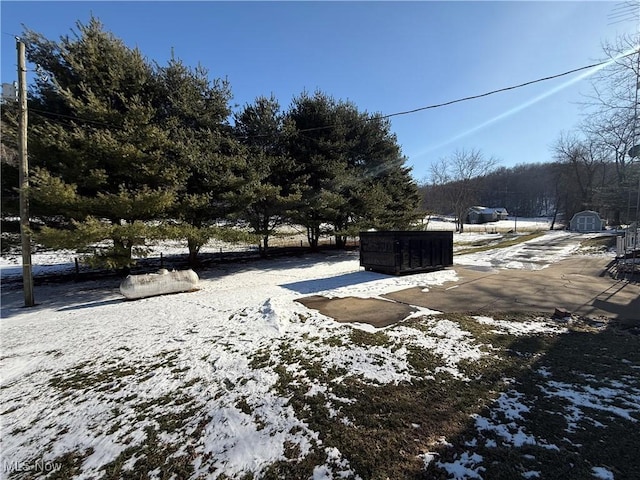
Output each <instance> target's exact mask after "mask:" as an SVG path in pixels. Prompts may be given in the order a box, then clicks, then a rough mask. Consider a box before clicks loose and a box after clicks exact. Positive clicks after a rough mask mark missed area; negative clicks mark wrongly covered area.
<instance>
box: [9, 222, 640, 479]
mask: <svg viewBox="0 0 640 480" xmlns="http://www.w3.org/2000/svg"><path fill="white" fill-rule="evenodd" d="M542 239H544V241H546V242H547V243H548V242H552V243H554V242H555V243H557V245H558V248H552V249H545V250H546V252H547V253H546V254H545V253H543V252H544V251H545V250H542V249H541V250H540V251H538V250H536V249H535V246H536V242H539V241H542V240H536V241H533V242H530V243H529V244H523V245H517V246H515V247H510V248H505V249H501V250H500V251H499V252H498V251H496V252H495V253H493V252H483V253H482V254H471V255H466V256H461V257H459V258H457V259H456V263H459V264H464V265H470V264H476V265H479V266H491V267H492V268H497V267H498V266H499V265H502V266H505V267H507V268H544V266H545V265H548V264H549V263H551V262H555V261H558V260H559V259H562V258H564V257H566V256H568V255H570V254H572V253H573V252H575V250H576V249H577V248H578V246H577V245H578V243H577V239H576V237H575V235H573V234H570V233H567V232H550V233H548V234H547V235H545V236H543V237H542ZM527 249H529V250H527ZM532 249H533V250H532ZM531 251H534V252H535V253H533V254H531ZM523 252H525V253H523ZM65 255H68V253H67V254H65ZM525 257H526V259H525ZM37 258H38V257H36V261H38V260H37ZM60 258H61V257H58V260H55V258H54V257H50V258H49V259H48V260H47V261H49V262H51V263H52V264H53V265H56V263H54V262H55V261H59V260H60ZM64 258H66V257H64ZM65 262H67V261H66V260H65ZM67 263H68V262H67ZM4 264H5V266H6V265H10V261H8V259H5V260H4ZM8 268H12V267H8ZM13 268H15V267H13ZM4 270H5V269H3V271H4ZM3 275H5V273H3ZM6 275H11V274H10V273H9V272H8V271H7V272H6ZM5 278H6V277H5ZM456 280H457V277H456V274H455V271H454V270H452V269H449V270H443V271H439V272H432V273H423V274H417V275H410V276H404V277H390V276H386V275H381V274H377V273H373V272H365V271H363V270H362V269H361V268H360V267H359V262H358V254H357V252H352V253H325V254H309V255H306V256H303V257H299V258H287V259H278V260H260V261H253V262H248V263H238V264H227V265H221V266H218V267H215V268H212V269H210V270H207V271H205V272H204V273H203V275H202V278H201V281H200V288H201V289H200V290H199V291H197V292H192V293H184V294H176V295H171V296H162V297H153V298H146V299H142V300H138V301H124V299H123V297H122V296H121V295H120V293H119V292H118V284H117V282H116V283H114V280H113V279H109V280H102V281H91V282H82V283H77V284H76V283H64V284H51V285H44V286H39V287H37V288H36V291H35V296H36V302H37V303H38V305H37V306H36V307H34V308H30V309H25V308H23V307H22V302H23V298H22V292H21V291H20V290H18V289H16V288H15V287H14V288H3V291H2V320H1V323H0V327H1V329H0V333H1V342H2V354H1V358H0V372H1V389H0V404H1V405H2V412H1V416H0V421H1V422H2V423H1V428H2V439H1V440H0V452H1V453H0V455H1V457H0V462H1V463H0V465H2V468H0V478H22V477H21V476H20V475H24V476H25V477H24V478H44V477H45V474H46V473H48V472H49V471H53V470H56V469H59V468H62V467H61V464H60V463H59V462H60V459H61V458H66V457H65V455H67V457H68V456H69V455H72V456H73V455H76V456H78V458H79V460H78V467H77V470H76V473H75V477H74V478H82V479H94V478H101V477H104V476H105V475H106V473H105V470H104V467H105V466H106V465H111V466H113V465H120V467H119V468H122V470H123V471H127V470H133V469H135V468H140V467H139V464H138V466H136V464H137V462H139V461H141V460H143V458H142V457H143V456H144V454H140V453H136V454H135V455H132V454H131V453H130V452H131V451H132V449H134V448H135V447H136V446H140V445H144V444H154V445H155V444H157V445H162V447H161V450H162V452H163V453H166V455H167V456H171V457H173V458H184V461H185V462H187V463H189V464H190V465H191V466H192V468H193V471H194V472H195V473H193V475H191V477H190V478H199V477H198V476H202V478H204V477H206V478H214V479H215V478H218V476H221V475H226V477H224V478H242V477H243V476H244V475H246V474H248V473H251V474H253V475H255V476H256V478H259V476H260V474H261V473H262V472H264V470H265V468H267V467H268V466H269V465H270V464H272V463H273V462H275V461H278V460H284V459H286V458H288V457H287V455H288V452H290V451H291V450H292V449H293V450H295V451H296V452H297V454H298V455H299V456H305V455H307V454H308V453H309V452H311V451H312V450H318V449H319V450H321V451H322V450H323V451H324V460H323V461H322V462H320V463H318V464H317V465H316V467H315V469H314V475H313V478H314V479H317V480H320V479H330V478H350V477H351V478H360V477H359V476H358V475H357V474H356V473H355V471H354V469H353V467H352V466H351V465H350V462H349V458H345V457H344V456H343V455H342V453H341V452H340V450H339V449H338V448H336V447H335V446H331V445H328V446H325V445H324V444H323V442H322V440H321V438H320V437H321V436H320V433H319V432H318V431H314V430H313V429H312V428H310V426H309V425H308V424H307V423H306V422H305V421H303V420H301V419H300V418H299V417H298V415H297V414H296V411H295V410H294V409H293V407H292V406H291V404H290V403H289V399H288V398H287V397H285V396H281V395H280V394H279V393H278V389H277V388H275V387H276V385H277V383H278V380H279V378H280V375H281V372H280V370H278V369H281V368H284V369H285V370H286V373H287V374H288V375H289V376H290V377H291V378H293V379H294V381H295V382H297V385H298V386H299V387H301V388H304V389H306V390H307V393H306V395H307V396H309V397H314V396H316V395H318V394H319V393H322V394H323V395H324V396H325V397H326V398H327V399H328V400H327V402H328V404H327V408H328V409H329V411H330V412H332V415H335V418H336V419H337V420H340V421H344V422H348V421H349V419H348V418H346V417H341V415H340V410H341V406H343V405H345V404H348V403H349V402H353V401H354V400H353V399H350V398H341V397H339V396H336V395H333V394H332V393H331V392H332V384H326V383H322V382H320V381H318V380H317V378H315V377H313V376H311V375H309V374H308V372H307V370H306V367H305V362H306V361H309V362H310V361H312V360H313V361H314V362H319V363H320V364H322V365H324V368H326V369H336V370H339V371H342V372H344V374H343V376H342V378H343V379H348V378H359V379H363V380H364V381H366V382H372V383H374V384H379V385H384V384H397V383H399V382H407V381H411V380H412V378H414V377H415V376H416V375H417V374H418V372H416V371H415V370H414V368H413V367H412V366H411V364H410V362H409V360H408V357H409V354H410V352H409V349H410V348H412V347H418V348H421V349H424V350H426V351H429V352H430V353H431V354H432V355H434V356H436V357H437V358H439V359H440V365H439V366H438V367H436V368H434V369H433V371H432V372H427V373H428V374H430V375H432V376H433V378H436V375H440V374H446V375H450V376H451V377H453V378H457V379H461V380H468V378H467V376H466V374H465V372H464V371H463V370H461V368H460V365H461V364H463V363H465V362H475V361H478V360H480V359H482V358H485V357H487V356H488V355H491V350H490V348H487V346H484V345H482V344H481V343H480V342H478V341H477V340H476V339H475V338H474V337H473V335H472V334H471V333H470V332H468V331H466V330H465V329H463V328H462V327H461V325H459V324H458V323H457V322H456V321H453V320H450V319H448V318H446V316H442V315H440V316H439V315H433V314H434V312H429V311H426V310H424V309H422V310H421V309H418V311H417V313H415V314H413V315H412V317H413V318H421V319H422V320H423V324H422V327H421V328H413V327H411V326H403V325H402V324H399V325H396V326H394V327H390V328H387V329H385V330H384V332H385V333H386V335H387V337H388V341H389V343H388V344H387V345H373V344H372V345H368V344H357V343H354V342H353V341H352V340H351V335H352V332H353V331H354V329H361V330H363V331H366V332H375V331H376V329H375V328H373V327H371V326H369V325H364V324H340V323H337V322H335V321H334V320H333V319H331V318H328V317H325V316H323V315H321V314H320V313H318V312H316V311H314V310H309V309H307V308H306V307H304V306H303V305H302V304H300V303H298V302H296V301H295V300H296V299H297V298H300V297H303V296H306V295H310V294H314V295H325V296H329V297H332V296H333V297H346V296H358V297H362V298H378V297H379V296H380V295H382V294H384V293H388V292H392V291H396V290H401V289H404V288H410V287H414V286H420V287H428V286H430V285H439V284H442V283H444V282H451V281H456ZM476 321H477V322H478V324H481V325H490V327H491V328H494V329H495V330H496V332H503V333H504V334H510V335H531V334H536V333H540V332H542V333H545V334H550V335H562V334H563V333H564V332H565V331H566V330H564V329H563V328H559V327H557V325H556V324H555V323H553V322H551V321H550V319H544V318H540V319H537V320H536V321H533V322H531V324H528V325H526V324H524V325H523V324H512V323H510V322H507V321H494V320H493V319H492V318H490V317H477V318H476ZM292 350H295V352H296V355H297V357H296V358H297V360H296V361H295V362H294V363H288V361H287V359H286V355H287V353H288V352H291V351H292ZM279 372H280V373H279ZM420 375H421V377H422V378H424V372H420ZM427 376H428V375H427ZM616 388H619V389H622V390H623V391H624V392H625V393H624V395H626V396H625V397H624V399H625V400H624V401H625V404H624V407H619V408H617V409H614V408H613V407H611V406H609V403H607V402H608V401H607V399H609V398H610V396H611V395H616V394H619V393H620V392H616V390H615V389H616ZM540 394H544V395H549V396H564V397H565V398H567V399H568V401H570V402H572V405H573V407H571V408H569V409H568V413H567V415H571V416H572V417H571V418H574V417H575V418H578V417H579V415H580V412H581V410H580V406H581V405H584V404H585V402H590V405H601V406H602V408H608V409H609V410H608V411H609V412H610V413H611V415H614V416H619V417H623V418H627V419H628V418H631V419H634V416H637V414H638V413H639V412H640V391H638V390H629V389H624V388H622V387H620V386H619V385H618V386H616V385H611V386H610V389H609V390H606V391H605V390H593V389H592V390H587V389H585V390H583V391H577V390H576V388H575V386H572V385H563V384H561V383H552V382H551V381H550V382H548V383H547V384H543V385H541V387H540ZM527 408H528V407H527V405H526V402H525V399H524V398H522V396H521V394H519V393H518V392H516V391H511V390H509V391H506V392H504V393H503V394H502V395H501V396H500V397H499V399H498V400H497V403H496V405H495V411H496V412H502V413H500V414H498V413H496V415H499V416H494V415H490V417H489V418H483V417H480V416H478V417H477V418H476V419H475V422H476V425H477V428H478V432H479V435H480V434H482V432H486V431H491V432H493V434H496V435H499V436H500V437H502V438H503V440H504V442H507V443H511V444H513V445H522V444H526V443H528V442H529V443H530V442H537V443H538V444H540V443H541V442H542V443H544V442H543V441H541V440H540V439H536V438H534V437H532V436H531V435H529V434H528V433H527V432H525V431H522V430H521V429H519V428H518V426H517V423H514V424H513V425H511V424H507V425H504V424H502V423H500V422H498V421H497V420H496V419H497V418H502V417H503V416H504V415H507V416H508V417H509V418H510V419H511V420H513V421H514V422H515V421H516V420H518V416H519V415H520V414H521V413H522V412H523V411H525V410H526V409H527ZM596 408H599V407H596ZM156 436H157V438H156ZM151 437H153V438H151ZM153 442H156V443H153ZM159 448H160V447H159ZM548 448H554V446H553V445H548ZM146 455H151V453H149V452H148V453H147V454H146ZM434 458H435V457H429V456H425V457H424V461H425V465H428V463H429V462H430V461H432V460H433V461H435V460H434ZM440 466H441V467H442V468H444V469H445V470H447V471H449V472H450V473H451V475H453V476H454V478H482V476H481V474H482V468H483V467H482V457H480V456H479V455H478V454H476V453H474V452H473V449H471V450H470V451H469V452H468V453H467V452H465V453H464V454H463V455H461V456H460V457H459V458H458V459H457V460H456V461H455V462H453V463H451V462H450V463H446V462H443V463H440ZM609 474H611V472H609V470H607V469H606V468H605V467H599V466H596V467H594V469H593V476H594V478H613V476H610V477H609V476H607V475H609ZM12 475H13V476H12ZM28 475H31V476H28ZM611 475H612V474H611ZM535 476H536V473H535V472H534V471H532V472H528V474H527V475H525V476H524V477H523V478H535ZM149 478H160V470H157V469H156V470H152V471H149ZM172 478H175V479H180V478H182V477H181V476H180V475H179V474H175V475H174V476H173V477H172Z"/></svg>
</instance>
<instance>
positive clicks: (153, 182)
mask: <svg viewBox="0 0 640 480" xmlns="http://www.w3.org/2000/svg"><path fill="white" fill-rule="evenodd" d="M77 29H78V30H77V32H74V34H73V35H72V36H64V37H62V38H61V39H60V41H58V42H53V41H49V40H47V39H45V38H44V37H43V36H42V35H40V34H38V33H35V32H32V31H27V32H26V35H25V37H24V38H25V41H26V44H27V55H28V59H29V60H30V61H31V62H32V63H35V64H38V65H40V67H41V68H42V69H43V70H44V71H45V72H47V74H48V77H49V78H50V81H46V80H44V79H38V80H37V84H36V87H35V90H34V91H33V92H32V97H31V106H30V108H31V111H32V116H31V117H32V121H31V125H32V126H31V131H30V153H31V156H32V158H33V163H34V165H35V167H36V169H35V174H34V181H33V188H32V192H31V198H32V199H33V205H34V212H38V209H39V211H40V212H41V213H44V214H48V215H57V216H59V217H60V218H61V219H62V220H63V223H66V229H65V230H63V231H59V229H55V228H45V229H43V232H42V235H41V236H40V239H41V241H43V242H44V243H50V244H51V245H53V246H62V244H64V246H67V247H69V246H76V247H87V246H88V245H95V244H99V245H100V247H96V249H97V253H98V257H99V258H100V259H102V260H104V262H105V263H106V264H107V265H109V266H112V267H128V266H129V265H130V264H131V263H132V255H133V253H140V254H141V253H144V243H145V238H149V237H150V236H153V234H154V232H152V231H150V230H149V228H148V227H147V225H146V223H145V221H147V220H152V219H157V218H158V217H162V216H163V215H164V214H165V213H166V212H168V211H169V210H170V209H171V208H172V207H173V205H174V202H175V200H176V195H177V187H178V186H179V185H181V184H182V183H184V181H185V178H184V169H182V168H181V166H180V165H178V164H175V163H173V162H171V161H168V159H167V156H166V151H167V147H168V144H169V137H168V132H167V131H166V130H164V129H162V128H160V127H159V126H158V125H157V123H156V122H154V117H155V109H154V107H153V95H154V77H153V70H152V68H151V66H150V65H149V64H148V62H147V61H146V60H145V58H144V57H143V56H142V54H141V53H140V52H139V51H138V50H137V49H130V48H128V47H127V46H126V45H124V43H123V42H122V41H121V40H119V39H117V38H115V37H114V36H113V35H112V34H111V33H108V32H105V31H104V30H103V26H102V24H101V23H100V22H99V21H98V20H97V19H95V18H91V19H90V20H89V22H88V23H87V24H86V25H85V24H82V23H80V22H79V23H78V24H77ZM105 240H109V241H110V245H107V246H105V244H104V241H105Z"/></svg>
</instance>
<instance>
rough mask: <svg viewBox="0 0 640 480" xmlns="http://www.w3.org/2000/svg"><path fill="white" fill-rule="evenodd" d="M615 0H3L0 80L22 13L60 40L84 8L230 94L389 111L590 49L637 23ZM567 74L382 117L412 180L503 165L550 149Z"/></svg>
mask: <svg viewBox="0 0 640 480" xmlns="http://www.w3.org/2000/svg"><path fill="white" fill-rule="evenodd" d="M617 5H619V4H618V3H617V2H595V1H580V2H516V1H512V2H506V1H503V2H484V1H476V2H457V1H453V2H431V1H424V2H371V1H369V2H364V1H363V2H204V1H201V2H119V1H118V2H115V1H111V2H56V1H50V2H25V1H20V2H12V1H6V0H2V2H1V3H0V8H1V14H2V17H1V18H2V36H1V47H2V57H1V60H2V70H1V74H2V82H12V81H14V80H16V78H17V74H16V73H15V72H16V49H15V40H14V36H15V35H20V33H21V32H22V31H23V28H22V25H23V24H24V25H25V26H26V27H28V28H29V29H31V30H34V31H36V32H39V33H42V34H43V35H45V36H46V37H47V38H49V39H52V40H58V39H59V37H60V36H62V35H66V34H69V33H71V29H72V28H74V26H75V23H76V21H78V20H80V21H81V22H83V23H86V22H87V20H88V19H89V16H90V14H91V13H93V15H94V16H96V17H97V18H99V19H100V20H101V21H102V22H103V24H104V26H105V29H106V30H108V31H111V32H112V33H113V34H114V35H116V36H117V37H119V38H121V39H122V40H123V41H124V42H125V43H126V44H127V45H129V46H130V47H136V46H137V47H138V48H139V49H140V50H141V51H142V53H143V54H144V55H145V56H146V57H147V58H148V59H149V60H153V61H156V62H158V63H159V64H165V63H166V62H167V60H168V59H169V58H170V56H171V49H172V48H173V49H174V52H175V55H176V56H177V57H179V58H181V59H182V60H183V61H184V62H185V63H186V64H188V65H190V66H196V65H197V64H198V63H200V64H201V65H203V66H204V67H206V68H207V69H208V70H209V74H210V77H211V78H225V77H226V78H227V79H228V80H229V82H230V84H231V88H232V91H233V94H234V100H233V102H234V104H237V105H238V108H239V107H240V106H242V105H244V104H246V103H250V102H252V101H253V100H254V99H255V98H256V97H257V96H260V95H267V96H268V95H270V94H272V93H273V94H274V95H275V97H276V98H277V99H278V100H279V102H280V104H281V106H282V108H283V109H286V108H287V107H288V106H289V105H290V103H291V100H292V99H293V97H294V96H297V95H299V94H300V93H301V92H302V91H303V90H307V91H310V92H313V91H314V90H316V89H320V90H322V91H323V92H325V93H327V94H329V95H332V96H333V97H335V98H336V99H343V100H351V101H352V102H354V103H355V104H356V105H357V106H358V108H359V109H360V110H366V111H368V112H371V113H382V114H392V113H396V112H402V111H406V110H411V109H414V108H419V107H423V106H427V105H432V104H437V103H442V102H446V101H450V100H455V99H457V98H461V97H466V96H470V95H476V94H481V93H484V92H487V91H491V90H495V89H498V88H503V87H508V86H511V85H516V84H520V83H524V82H527V81H530V80H535V79H537V78H541V77H546V76H549V75H554V74H558V73H562V72H565V71H568V70H571V69H574V68H579V67H582V66H585V65H589V64H592V63H595V62H597V61H599V60H601V59H602V56H603V53H602V47H601V45H602V42H604V41H614V40H615V38H616V36H618V35H620V34H622V33H633V32H634V31H637V29H638V25H637V24H636V23H634V22H633V21H623V22H618V23H614V22H615V19H612V17H611V15H612V13H614V9H615V8H616V6H617ZM31 68H33V66H31ZM578 76H579V74H574V75H571V76H567V77H563V78H560V79H556V80H551V81H547V82H542V83H538V84H535V85H532V86H529V87H524V88H520V89H517V90H513V91H509V92H505V93H500V94H496V95H492V96H489V97H485V98H481V99H477V100H472V101H467V102H463V103H458V104H455V105H452V106H448V107H443V108H437V109H431V110H426V111H421V112H418V113H414V114H411V115H403V116H397V117H393V118H392V130H393V132H394V133H395V134H396V135H397V138H398V142H399V144H400V145H401V146H402V150H403V153H404V154H405V155H406V156H407V158H408V165H410V166H411V167H412V168H413V175H414V177H415V178H416V179H418V180H422V179H424V178H426V177H427V176H428V174H429V168H430V165H431V162H433V161H435V160H438V159H439V158H442V157H447V156H449V155H451V154H452V152H453V151H455V150H456V149H465V148H466V149H471V148H476V149H479V150H481V151H482V152H483V153H484V154H485V156H487V157H494V158H496V159H497V160H498V162H499V164H500V165H502V166H507V167H508V166H512V165H515V164H519V163H531V162H545V161H549V160H552V151H551V147H552V145H553V143H554V142H555V141H556V140H557V138H558V137H559V135H560V133H561V132H562V131H568V130H571V129H573V128H574V127H576V126H577V125H578V123H579V122H580V120H581V115H582V114H583V109H582V108H581V107H580V105H579V104H578V103H579V102H581V101H583V100H584V97H583V94H585V93H588V92H589V80H588V79H584V78H583V79H582V80H577V79H578V78H579V77H578ZM567 82H568V83H571V85H568V86H566V87H565V88H561V86H562V85H564V84H565V83H567ZM555 90H558V91H556V92H555V93H553V94H550V93H551V92H552V91H555ZM538 97H540V99H539V100H536V99H537V98H538ZM523 106H525V107H524V108H523Z"/></svg>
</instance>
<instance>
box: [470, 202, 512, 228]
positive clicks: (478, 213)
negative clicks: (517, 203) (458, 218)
mask: <svg viewBox="0 0 640 480" xmlns="http://www.w3.org/2000/svg"><path fill="white" fill-rule="evenodd" d="M508 215H509V213H508V212H507V209H506V208H503V207H498V208H491V207H481V206H475V207H471V208H470V209H469V211H468V212H467V223H476V224H477V223H488V222H497V221H498V220H506V219H507V216H508Z"/></svg>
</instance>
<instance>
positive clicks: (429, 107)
mask: <svg viewBox="0 0 640 480" xmlns="http://www.w3.org/2000/svg"><path fill="white" fill-rule="evenodd" d="M636 53H640V49H639V50H635V51H633V52H631V53H627V54H625V55H620V56H619V57H617V58H616V59H620V58H624V57H628V56H631V55H634V54H636ZM611 62H612V60H611V59H610V60H606V61H602V62H599V63H593V64H591V65H586V66H583V67H578V68H574V69H572V70H567V71H566V72H562V73H558V74H555V75H549V76H546V77H542V78H538V79H536V80H530V81H528V82H524V83H520V84H517V85H512V86H509V87H503V88H499V89H496V90H491V91H489V92H485V93H481V94H478V95H471V96H467V97H462V98H457V99H455V100H449V101H447V102H443V103H436V104H432V105H426V106H423V107H418V108H414V109H411V110H405V111H401V112H395V113H389V114H386V115H375V116H372V117H369V118H367V119H366V120H364V121H372V120H382V119H387V118H392V117H398V116H401V115H411V114H414V113H418V112H422V111H425V110H432V109H436V108H442V107H446V106H449V105H454V104H456V103H462V102H467V101H471V100H477V99H479V98H484V97H488V96H491V95H495V94H498V93H502V92H507V91H510V90H516V89H519V88H523V87H527V86H529V85H533V84H536V83H541V82H545V81H548V80H553V79H556V78H560V77H564V76H567V75H571V74H573V73H577V72H581V71H583V70H588V69H592V68H597V67H601V66H603V65H606V64H608V63H611ZM32 111H34V112H37V113H40V115H50V116H58V117H62V118H65V119H68V120H77V121H80V122H85V123H91V124H95V125H97V126H105V127H112V128H122V126H120V125H113V124H109V123H106V122H100V121H96V120H90V119H87V118H81V117H77V116H73V115H64V114H59V113H54V112H45V111H42V110H37V109H33V110H32ZM337 126H338V124H330V125H323V126H318V127H310V128H303V129H300V130H297V133H306V132H313V131H320V130H327V129H330V128H335V127H337ZM265 136H269V134H259V135H252V136H250V137H249V136H247V135H243V136H239V138H259V137H265Z"/></svg>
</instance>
